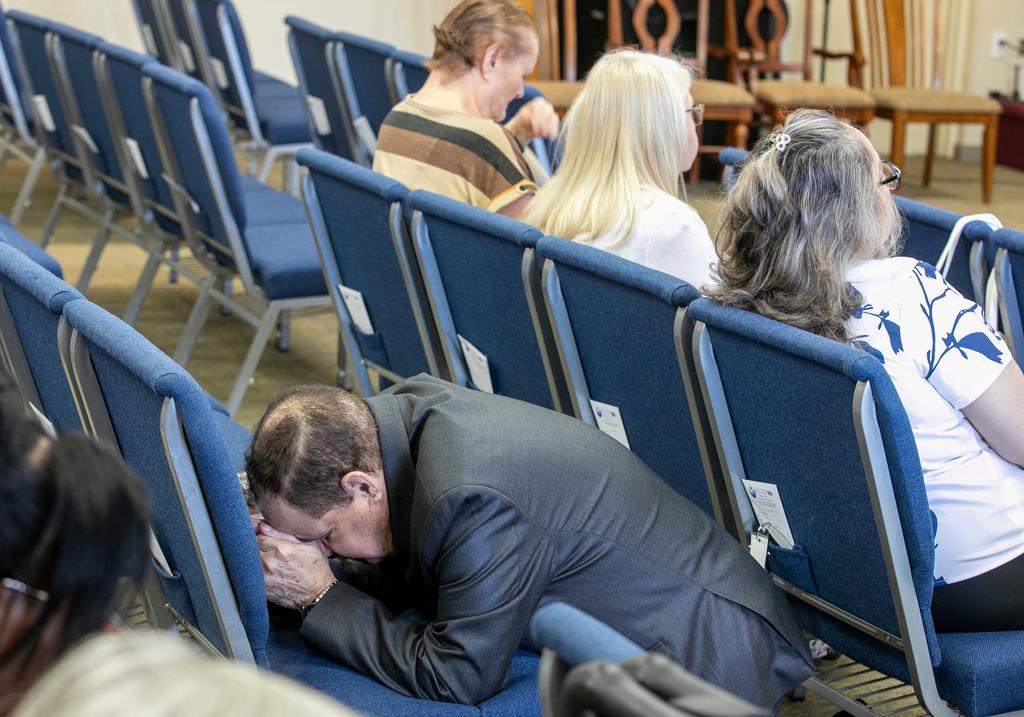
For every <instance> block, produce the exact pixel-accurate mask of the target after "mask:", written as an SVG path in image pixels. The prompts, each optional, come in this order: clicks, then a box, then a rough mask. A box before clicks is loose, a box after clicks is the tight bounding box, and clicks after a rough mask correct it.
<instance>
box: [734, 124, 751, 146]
mask: <svg viewBox="0 0 1024 717" xmlns="http://www.w3.org/2000/svg"><path fill="white" fill-rule="evenodd" d="M732 138H733V144H732V146H733V147H739V148H740V149H746V148H747V142H748V141H749V140H750V125H748V124H747V123H746V122H735V123H734V124H733V137H732Z"/></svg>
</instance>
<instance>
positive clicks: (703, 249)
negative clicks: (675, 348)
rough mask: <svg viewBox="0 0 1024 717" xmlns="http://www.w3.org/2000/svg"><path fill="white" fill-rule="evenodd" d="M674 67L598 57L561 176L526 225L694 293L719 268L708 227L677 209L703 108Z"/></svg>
mask: <svg viewBox="0 0 1024 717" xmlns="http://www.w3.org/2000/svg"><path fill="white" fill-rule="evenodd" d="M691 80H692V74H691V72H690V70H689V69H688V68H687V67H685V66H684V65H682V64H681V63H680V62H679V61H678V60H677V59H675V58H672V57H666V56H662V55H653V54H647V53H643V52H637V51H635V50H619V51H616V52H611V53H609V54H607V55H605V56H603V57H602V58H601V59H600V60H598V61H597V63H596V64H595V65H594V67H593V69H592V70H591V71H590V74H589V75H588V76H587V80H586V83H585V85H584V87H583V90H582V91H581V92H580V94H579V97H577V98H576V101H575V102H574V103H573V105H572V107H571V108H570V110H569V113H568V114H567V115H566V118H565V122H564V124H563V128H562V140H561V141H562V143H563V154H562V161H561V164H560V166H559V170H558V173H557V174H556V175H555V176H554V177H552V178H551V180H549V181H548V183H547V184H545V185H544V187H543V188H542V189H541V190H540V192H538V193H537V196H536V197H534V200H533V202H532V203H531V204H530V206H529V207H528V209H527V212H526V215H525V217H524V219H525V220H526V221H527V222H529V223H531V224H533V225H535V226H537V227H539V228H540V229H541V230H542V231H543V232H545V233H546V234H551V235H554V236H560V237H565V238H567V239H572V240H573V241H578V242H583V243H586V244H591V245H592V246H595V247H597V248H599V249H604V250H606V251H609V252H612V253H613V254H617V255H619V256H621V257H625V258H626V259H630V260H632V261H635V262H637V263H639V264H643V265H644V266H648V267H650V268H652V269H658V270H659V271H664V272H666V273H668V274H673V275H675V276H677V277H679V278H681V279H684V280H685V281H688V282H689V283H691V284H693V285H694V286H696V287H698V288H700V287H701V286H703V285H704V284H706V283H707V282H708V281H709V279H710V277H711V269H710V267H711V265H712V264H713V263H714V262H715V261H716V258H717V257H716V255H715V249H714V245H713V244H712V242H711V237H710V236H709V235H708V229H707V227H706V226H705V225H704V222H703V221H702V220H701V218H700V216H699V215H698V214H697V212H696V211H694V209H693V207H691V206H689V205H688V204H686V202H685V201H683V196H684V195H683V191H682V183H681V177H682V173H683V172H685V171H686V170H688V169H689V168H690V165H692V164H693V160H694V158H695V157H696V156H697V130H696V126H697V125H698V124H700V120H701V116H702V113H703V106H697V107H694V106H693V98H692V97H691V96H690V83H691Z"/></svg>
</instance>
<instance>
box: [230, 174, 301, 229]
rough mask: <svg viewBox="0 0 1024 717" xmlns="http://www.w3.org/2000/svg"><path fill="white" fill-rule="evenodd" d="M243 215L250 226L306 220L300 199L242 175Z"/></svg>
mask: <svg viewBox="0 0 1024 717" xmlns="http://www.w3.org/2000/svg"><path fill="white" fill-rule="evenodd" d="M242 193H243V195H244V197H245V216H246V221H247V222H248V224H249V225H250V226H255V225H261V224H299V223H302V222H306V221H307V218H306V208H305V207H304V206H303V205H302V200H301V199H299V198H298V197H293V196H292V195H290V194H287V193H285V192H279V191H277V190H276V189H274V188H272V187H268V186H267V185H266V184H263V183H262V182H260V181H259V180H257V179H254V178H252V177H246V176H243V177H242Z"/></svg>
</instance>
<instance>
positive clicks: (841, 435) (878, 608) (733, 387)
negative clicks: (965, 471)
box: [681, 299, 1024, 717]
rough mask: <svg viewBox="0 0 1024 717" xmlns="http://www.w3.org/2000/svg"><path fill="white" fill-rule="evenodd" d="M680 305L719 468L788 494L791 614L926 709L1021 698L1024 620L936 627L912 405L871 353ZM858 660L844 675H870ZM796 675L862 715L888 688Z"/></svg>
mask: <svg viewBox="0 0 1024 717" xmlns="http://www.w3.org/2000/svg"><path fill="white" fill-rule="evenodd" d="M688 316H689V317H690V318H691V319H692V320H693V321H694V322H696V325H695V328H694V336H695V339H694V343H693V350H692V352H690V353H688V354H687V353H686V352H682V354H681V355H682V358H683V359H685V360H687V361H692V362H693V364H694V366H695V369H696V372H697V375H698V376H699V381H700V387H701V389H702V391H703V396H704V399H705V409H706V410H707V412H708V415H709V416H710V420H711V424H712V425H713V427H714V436H713V440H714V441H716V442H717V443H719V444H720V446H719V455H720V456H721V460H722V475H725V476H732V477H733V478H734V479H739V478H746V479H749V480H753V481H761V482H764V483H769V484H772V485H773V486H775V489H776V490H777V495H778V497H779V499H781V502H782V503H783V505H784V509H785V513H786V517H787V518H788V522H789V525H790V527H791V531H792V535H793V538H794V541H795V545H794V546H793V547H792V548H783V547H781V546H780V545H777V544H774V543H773V544H771V545H770V546H769V554H768V569H769V570H770V571H771V573H772V575H773V577H774V579H775V582H776V584H777V585H779V586H780V587H782V588H783V589H784V590H786V591H787V592H788V593H789V596H790V601H791V602H792V603H793V604H794V606H795V607H796V609H797V613H798V615H799V617H800V618H801V622H802V624H803V626H804V627H805V628H806V629H807V630H808V631H809V632H811V633H813V634H814V635H816V636H818V637H820V638H822V639H823V640H825V641H826V642H827V643H828V644H829V645H831V646H832V647H834V648H835V649H837V650H838V651H840V652H841V653H843V654H845V655H848V656H849V657H851V658H853V659H854V660H856V661H858V662H861V663H863V664H864V665H867V666H868V667H870V668H872V669H874V670H877V671H879V672H882V673H884V674H886V675H890V676H892V677H896V678H898V679H899V680H903V681H905V682H910V683H912V684H913V686H914V689H915V692H916V695H917V698H918V699H919V700H920V702H921V704H922V705H923V706H924V708H925V709H926V710H927V711H928V712H929V713H930V714H933V715H944V716H946V717H952V715H954V714H956V712H955V711H954V710H953V709H950V708H949V707H947V706H946V704H945V703H944V702H943V700H946V701H948V702H949V703H951V704H952V705H953V706H954V707H955V708H956V709H957V710H960V711H961V712H962V713H963V714H966V715H969V716H970V717H980V715H993V714H998V713H1002V712H1006V711H1008V710H1015V709H1020V708H1021V707H1022V706H1024V691H1022V690H1021V689H1020V687H1019V685H1020V684H1021V677H1022V676H1024V632H992V633H936V631H935V628H934V625H933V623H932V618H931V611H930V608H931V599H932V589H933V564H934V557H935V553H934V545H933V539H934V536H933V532H932V522H931V515H930V511H929V508H928V497H927V495H926V493H925V487H924V481H923V479H922V473H921V465H920V461H919V459H918V455H917V449H916V445H915V443H914V436H913V433H912V431H911V428H910V424H909V421H908V420H907V416H906V413H905V411H904V409H903V406H902V404H901V403H900V399H899V396H898V395H897V393H896V390H895V388H894V387H893V385H892V381H891V380H890V379H889V376H888V374H887V373H886V371H885V368H884V367H883V366H882V364H881V363H880V362H879V361H877V360H876V359H875V358H873V357H872V356H870V355H869V354H867V353H866V352H864V351H861V350H859V349H857V348H854V347H851V346H846V345H843V344H839V343H837V342H833V341H829V340H827V339H824V338H822V337H819V336H815V335H812V334H809V333H807V332H804V331H800V330H799V329H795V328H793V327H789V326H785V325H782V324H779V323H777V322H774V321H771V320H769V319H766V318H764V317H761V316H757V315H754V314H751V313H748V312H745V311H740V310H737V309H730V308H726V307H723V306H720V305H718V304H716V303H715V302H713V301H711V300H708V299H700V300H698V301H695V302H694V303H692V304H691V305H690V308H689V309H688ZM684 348H688V347H684ZM754 366H756V367H758V370H757V371H753V370H751V367H754ZM723 488H725V489H726V490H727V491H728V492H729V493H730V495H731V496H732V500H733V503H734V508H735V507H736V506H737V504H738V502H739V501H745V500H746V497H741V496H743V492H742V491H743V488H742V487H738V488H734V485H733V483H732V482H728V483H726V484H725V485H724V486H723ZM763 527H764V526H762V528H763ZM859 674H860V675H861V677H860V679H859V680H858V681H857V682H856V683H852V682H848V683H847V684H845V685H844V689H847V688H853V687H856V686H857V685H858V684H863V683H865V682H867V681H868V680H871V679H874V677H873V676H872V675H871V674H870V673H864V672H861V673H859ZM847 677H852V675H851V674H850V673H847ZM808 687H809V688H810V689H812V690H814V691H816V692H818V693H819V694H821V695H822V696H825V697H826V698H827V699H830V700H832V701H833V702H835V704H837V705H840V706H841V707H842V708H843V709H845V710H847V711H849V712H850V713H852V714H855V715H861V716H864V717H866V716H867V715H871V714H872V712H871V711H870V709H871V707H872V706H873V705H883V704H891V702H886V700H890V699H891V698H892V697H893V694H894V693H893V690H895V689H898V685H890V686H886V687H884V688H883V689H877V688H876V689H874V690H872V691H871V692H869V693H865V694H864V695H863V696H862V698H861V700H859V701H858V700H854V699H852V698H848V697H846V696H844V695H843V694H841V693H840V692H839V691H838V690H837V688H836V686H834V685H829V684H828V683H826V682H825V681H824V679H823V678H814V679H813V680H812V681H810V682H809V683H808Z"/></svg>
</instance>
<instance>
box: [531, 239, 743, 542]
mask: <svg viewBox="0 0 1024 717" xmlns="http://www.w3.org/2000/svg"><path fill="white" fill-rule="evenodd" d="M537 256H538V258H539V261H542V262H543V278H542V287H543V291H544V302H545V304H546V305H547V310H548V313H549V315H550V317H551V326H552V329H553V331H554V338H555V344H556V346H557V348H558V355H559V359H560V360H561V364H562V370H563V372H564V375H565V377H566V379H567V381H568V383H569V394H570V397H571V402H572V410H573V413H574V414H575V415H576V417H577V418H579V419H581V420H583V421H584V422H586V423H589V424H590V425H592V426H596V425H599V423H598V421H597V420H596V419H595V415H594V410H593V409H592V408H591V403H590V402H591V400H595V401H598V402H600V403H603V404H610V405H612V406H615V407H616V408H617V409H618V412H619V416H620V420H621V424H622V426H623V428H624V429H625V433H626V438H627V440H628V441H629V447H630V449H631V450H632V451H633V452H634V453H636V454H637V455H638V456H640V458H641V459H643V461H644V462H645V463H646V464H647V465H648V466H650V468H651V469H652V470H653V471H654V472H655V473H657V474H658V475H659V476H660V477H661V478H662V480H664V481H665V482H666V483H668V484H669V485H670V486H672V487H673V488H674V489H675V490H676V491H678V492H679V493H680V494H682V495H683V496H685V497H686V498H687V499H689V500H690V501H692V502H693V503H694V504H695V505H697V506H698V507H700V508H701V509H703V510H704V511H705V512H707V513H708V514H709V515H717V516H718V517H719V520H720V521H723V524H729V523H728V521H726V519H725V518H724V516H723V515H722V512H723V511H726V512H727V511H728V510H729V503H728V496H726V495H715V494H713V492H712V489H713V487H714V485H715V482H714V480H713V476H711V475H707V476H706V475H705V472H704V464H703V463H702V460H701V454H700V448H699V446H698V443H697V437H696V435H695V433H694V427H693V422H692V419H691V410H690V406H689V405H688V401H687V395H686V389H685V385H684V382H683V377H682V375H681V374H680V371H679V359H678V357H677V355H676V338H675V337H676V333H677V332H679V331H681V330H682V327H683V326H684V322H683V316H684V312H685V309H686V307H687V306H688V305H689V304H690V302H691V301H694V300H695V299H697V298H698V297H699V296H700V292H698V291H697V289H695V288H694V287H693V286H691V285H690V284H688V283H686V282H685V281H682V280H681V279H677V278H675V277H672V276H669V275H668V274H663V273H661V272H660V271H655V270H653V269H648V268H646V267H643V266H640V265H638V264H635V263H633V262H631V261H627V260H626V259H622V258H621V257H617V256H614V255H612V254H609V253H608V252H605V251H601V250H599V249H595V248H593V247H590V246H585V245H583V244H578V243H576V242H571V241H566V240H565V239H560V238H558V237H544V238H543V239H541V240H540V241H539V242H538V243H537ZM695 400H699V399H696V398H695Z"/></svg>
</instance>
